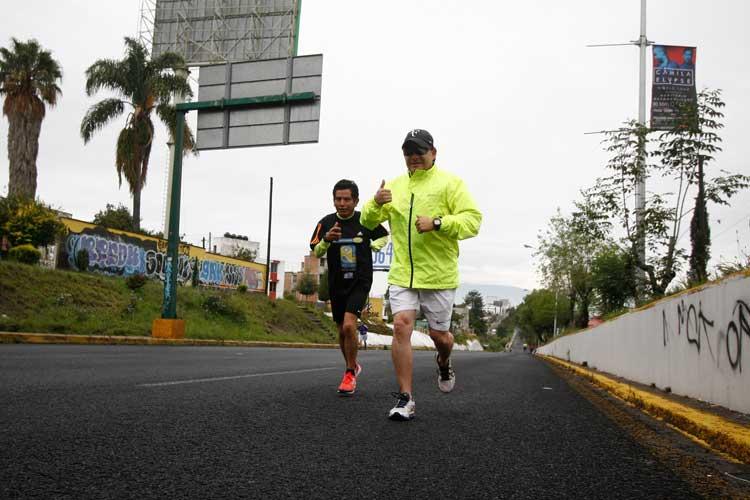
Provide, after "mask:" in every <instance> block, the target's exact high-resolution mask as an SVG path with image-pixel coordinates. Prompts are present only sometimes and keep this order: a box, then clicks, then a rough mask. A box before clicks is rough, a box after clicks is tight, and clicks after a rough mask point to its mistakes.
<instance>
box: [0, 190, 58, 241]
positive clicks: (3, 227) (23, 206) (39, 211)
mask: <svg viewBox="0 0 750 500" xmlns="http://www.w3.org/2000/svg"><path fill="white" fill-rule="evenodd" d="M64 232H65V226H64V225H63V223H62V222H60V221H59V220H58V218H57V214H56V213H55V211H54V210H52V209H51V208H49V207H48V206H47V205H45V204H43V203H40V202H37V201H34V200H27V199H24V198H2V199H0V235H4V236H6V237H7V238H8V240H9V241H10V245H11V246H19V245H31V246H33V247H41V246H47V245H51V244H52V243H54V242H55V239H56V238H57V237H58V236H59V235H62V234H63V233H64Z"/></svg>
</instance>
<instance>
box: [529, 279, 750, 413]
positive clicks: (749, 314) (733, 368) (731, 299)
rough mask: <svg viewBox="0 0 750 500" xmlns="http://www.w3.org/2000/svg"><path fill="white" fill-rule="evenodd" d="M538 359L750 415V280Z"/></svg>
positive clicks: (594, 332)
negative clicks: (567, 363)
mask: <svg viewBox="0 0 750 500" xmlns="http://www.w3.org/2000/svg"><path fill="white" fill-rule="evenodd" d="M537 352H538V353H540V354H545V355H549V356H554V357H557V358H560V359H564V360H568V361H572V362H575V363H582V362H584V361H586V362H587V363H588V365H589V367H596V368H597V369H598V370H601V371H604V372H608V373H612V374H614V375H619V376H621V377H624V378H626V379H629V380H632V381H635V382H640V383H643V384H652V383H653V384H656V386H657V387H659V388H661V389H664V388H666V387H670V388H671V390H672V392H673V393H675V394H680V395H683V396H689V397H692V398H696V399H700V400H703V401H707V402H710V403H714V404H718V405H721V406H724V407H726V408H729V409H732V410H735V411H740V412H743V413H750V274H746V275H744V276H735V277H731V278H728V279H726V280H724V281H722V282H721V283H718V284H714V285H709V286H706V287H704V288H702V289H696V290H691V291H688V292H685V293H683V294H680V295H677V296H675V297H670V298H668V299H664V300H662V301H660V302H657V303H655V304H653V305H651V306H650V307H648V308H645V309H641V310H638V311H634V312H631V313H629V314H626V315H624V316H620V317H618V318H616V319H615V320H613V321H609V322H606V323H603V324H601V325H599V326H597V327H595V328H591V329H589V330H585V331H583V332H580V333H577V334H573V335H568V336H565V337H560V338H558V339H556V340H554V341H552V342H550V343H549V344H547V345H545V346H543V347H540V348H539V349H537Z"/></svg>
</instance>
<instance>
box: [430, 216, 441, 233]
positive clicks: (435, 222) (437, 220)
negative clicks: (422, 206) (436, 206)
mask: <svg viewBox="0 0 750 500" xmlns="http://www.w3.org/2000/svg"><path fill="white" fill-rule="evenodd" d="M442 224H443V219H441V218H440V217H435V218H434V219H432V227H433V228H434V229H435V231H440V226H441V225H442Z"/></svg>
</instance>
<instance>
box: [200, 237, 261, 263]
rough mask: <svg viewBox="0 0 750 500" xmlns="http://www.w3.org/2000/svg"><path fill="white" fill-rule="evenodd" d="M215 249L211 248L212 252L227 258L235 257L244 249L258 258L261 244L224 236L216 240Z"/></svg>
mask: <svg viewBox="0 0 750 500" xmlns="http://www.w3.org/2000/svg"><path fill="white" fill-rule="evenodd" d="M212 244H213V248H209V251H210V252H213V253H218V254H219V255H226V256H227V257H234V256H235V255H237V252H238V250H240V249H242V250H245V251H247V252H250V253H251V254H252V256H253V258H255V257H257V256H258V252H259V251H260V243H259V242H257V241H250V240H245V239H240V238H230V237H226V236H222V237H219V238H214V239H213V241H212Z"/></svg>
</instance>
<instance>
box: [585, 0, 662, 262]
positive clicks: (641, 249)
mask: <svg viewBox="0 0 750 500" xmlns="http://www.w3.org/2000/svg"><path fill="white" fill-rule="evenodd" d="M623 45H635V46H637V47H638V52H639V64H638V124H639V126H641V127H645V126H646V49H647V48H648V46H649V45H653V42H651V41H649V39H648V37H646V0H641V29H640V34H639V35H638V40H633V41H631V42H629V43H605V44H597V45H587V47H617V46H623ZM606 132H607V131H601V132H592V133H595V134H599V133H606ZM636 162H637V163H638V178H637V179H636V187H635V225H636V236H637V238H638V240H637V242H636V245H637V247H638V248H637V250H638V258H639V259H640V261H641V262H642V263H644V264H645V263H646V235H645V232H644V230H643V214H644V212H645V210H646V144H645V137H639V139H638V157H637V159H636ZM641 273H642V272H641ZM641 273H639V275H640V274H641Z"/></svg>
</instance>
